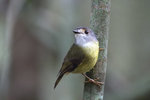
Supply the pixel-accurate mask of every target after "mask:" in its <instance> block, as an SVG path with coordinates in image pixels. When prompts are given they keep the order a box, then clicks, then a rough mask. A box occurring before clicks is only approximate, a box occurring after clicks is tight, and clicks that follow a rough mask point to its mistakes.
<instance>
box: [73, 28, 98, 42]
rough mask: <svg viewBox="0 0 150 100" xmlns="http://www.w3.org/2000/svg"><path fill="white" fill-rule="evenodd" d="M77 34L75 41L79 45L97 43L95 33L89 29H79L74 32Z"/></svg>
mask: <svg viewBox="0 0 150 100" xmlns="http://www.w3.org/2000/svg"><path fill="white" fill-rule="evenodd" d="M73 32H74V34H75V41H76V43H77V44H85V43H87V42H92V41H93V42H95V41H96V42H97V39H96V36H95V34H94V32H93V31H92V30H91V29H90V28H87V27H78V28H76V29H75V30H73Z"/></svg>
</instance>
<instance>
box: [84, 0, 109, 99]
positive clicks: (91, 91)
mask: <svg viewBox="0 0 150 100" xmlns="http://www.w3.org/2000/svg"><path fill="white" fill-rule="evenodd" d="M91 7H92V8H91V9H92V10H91V19H90V24H91V29H93V30H94V32H95V34H96V35H97V38H98V40H99V42H100V48H104V50H103V51H100V53H99V59H98V62H97V64H96V65H95V67H94V69H93V70H91V71H90V72H88V73H87V75H88V76H89V77H91V78H93V79H95V78H99V80H98V81H100V82H104V81H105V76H106V68H107V47H108V29H109V28H108V25H109V20H110V0H92V6H91ZM103 96H104V85H101V87H98V86H96V85H95V84H92V83H85V86H84V96H83V98H84V99H83V100H103Z"/></svg>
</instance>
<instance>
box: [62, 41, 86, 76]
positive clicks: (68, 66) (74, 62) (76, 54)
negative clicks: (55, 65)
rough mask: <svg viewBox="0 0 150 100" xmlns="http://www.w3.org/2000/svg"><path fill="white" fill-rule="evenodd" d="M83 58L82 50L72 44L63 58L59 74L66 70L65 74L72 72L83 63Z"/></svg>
mask: <svg viewBox="0 0 150 100" xmlns="http://www.w3.org/2000/svg"><path fill="white" fill-rule="evenodd" d="M84 57H85V55H84V53H83V49H82V48H81V47H79V46H78V45H76V44H73V45H72V47H71V48H70V50H69V51H68V53H67V55H66V57H65V58H64V62H63V64H62V68H61V69H60V73H61V72H63V71H66V70H67V71H66V72H72V71H73V70H74V69H75V68H76V67H77V66H78V65H79V64H80V63H81V62H82V61H83V59H84Z"/></svg>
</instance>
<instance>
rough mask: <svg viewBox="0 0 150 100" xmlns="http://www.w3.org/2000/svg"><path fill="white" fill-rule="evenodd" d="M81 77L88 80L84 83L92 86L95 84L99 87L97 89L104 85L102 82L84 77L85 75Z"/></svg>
mask: <svg viewBox="0 0 150 100" xmlns="http://www.w3.org/2000/svg"><path fill="white" fill-rule="evenodd" d="M82 75H83V76H85V77H86V78H87V79H88V81H85V83H94V84H96V85H97V86H99V87H100V86H101V85H103V84H104V82H99V81H98V80H99V78H96V79H92V78H90V77H88V76H87V75H85V74H82Z"/></svg>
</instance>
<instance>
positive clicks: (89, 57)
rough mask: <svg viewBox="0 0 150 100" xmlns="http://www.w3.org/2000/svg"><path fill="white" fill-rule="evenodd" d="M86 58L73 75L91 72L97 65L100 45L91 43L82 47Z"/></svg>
mask: <svg viewBox="0 0 150 100" xmlns="http://www.w3.org/2000/svg"><path fill="white" fill-rule="evenodd" d="M82 49H83V53H85V57H84V59H83V61H82V63H81V64H80V65H79V66H78V67H77V68H76V69H75V70H74V71H73V73H85V72H88V71H90V70H91V69H92V68H93V67H94V66H95V64H96V62H97V59H98V53H99V43H98V42H89V43H86V44H85V45H83V47H82Z"/></svg>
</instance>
